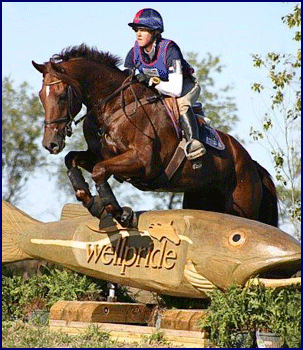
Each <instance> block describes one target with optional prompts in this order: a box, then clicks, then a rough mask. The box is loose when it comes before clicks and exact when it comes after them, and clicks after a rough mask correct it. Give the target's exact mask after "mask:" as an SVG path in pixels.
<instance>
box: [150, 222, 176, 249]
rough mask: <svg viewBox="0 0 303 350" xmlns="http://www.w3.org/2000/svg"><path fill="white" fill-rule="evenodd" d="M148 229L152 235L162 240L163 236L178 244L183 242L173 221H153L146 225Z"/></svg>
mask: <svg viewBox="0 0 303 350" xmlns="http://www.w3.org/2000/svg"><path fill="white" fill-rule="evenodd" d="M146 230H147V231H148V232H149V234H150V236H151V237H153V238H155V239H157V240H158V241H161V239H162V238H166V239H168V240H170V241H171V242H172V243H174V244H176V245H178V244H180V242H181V239H180V237H179V235H178V233H177V232H176V230H175V229H174V227H173V221H171V222H170V223H169V224H168V223H159V222H153V223H150V224H149V225H148V227H146Z"/></svg>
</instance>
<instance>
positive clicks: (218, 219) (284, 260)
mask: <svg viewBox="0 0 303 350" xmlns="http://www.w3.org/2000/svg"><path fill="white" fill-rule="evenodd" d="M2 213H3V223H2V227H3V233H2V262H3V263H7V262H13V261H18V260H23V259H30V258H35V259H37V258H41V259H43V260H47V261H51V262H55V263H57V264H60V265H63V266H65V267H68V268H70V269H72V270H75V271H78V272H81V273H84V274H87V275H89V276H93V277H97V278H99V279H102V280H106V281H110V282H112V283H120V284H124V285H129V286H132V287H136V288H140V289H146V290H150V291H155V292H158V293H160V294H168V295H174V296H180V297H193V298H205V297H206V295H207V292H209V291H211V290H212V289H213V288H214V287H215V286H217V287H219V288H221V289H223V290H224V289H226V288H227V287H228V286H229V285H231V284H235V283H236V284H240V285H245V283H246V282H247V281H248V280H249V279H251V278H253V277H255V276H259V277H260V278H261V281H265V282H264V283H268V282H270V285H281V284H282V285H285V284H289V283H294V282H299V281H301V278H292V276H293V274H294V273H296V272H297V271H298V270H300V268H301V248H300V244H299V242H298V241H296V240H295V239H294V238H293V237H292V236H290V235H288V234H287V233H285V232H283V231H281V230H279V229H277V228H275V227H272V226H268V225H265V224H262V223H259V222H257V221H252V220H248V219H243V218H239V217H235V216H231V215H227V214H220V213H214V212H207V211H199V210H184V209H180V210H163V211H150V212H143V213H140V214H138V227H137V228H136V229H135V228H134V229H125V228H123V227H121V226H119V224H118V223H117V222H116V221H115V220H113V219H112V218H111V217H110V216H108V217H106V218H104V219H103V220H102V221H101V222H99V220H98V219H96V218H93V217H91V216H90V214H88V212H87V211H86V209H85V208H83V207H82V205H80V204H79V205H78V204H67V205H65V206H64V207H63V210H62V214H61V220H60V221H56V222H50V223H43V222H39V221H37V220H35V219H33V218H31V217H30V216H28V215H27V214H26V213H24V212H22V211H21V210H19V209H18V208H16V207H14V206H12V205H10V204H8V203H7V202H5V201H2ZM262 278H263V279H262Z"/></svg>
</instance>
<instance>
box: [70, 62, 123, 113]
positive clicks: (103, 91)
mask: <svg viewBox="0 0 303 350" xmlns="http://www.w3.org/2000/svg"><path fill="white" fill-rule="evenodd" d="M113 70H114V74H113ZM74 74H75V79H76V80H77V82H78V83H79V85H80V86H81V91H82V94H83V102H84V104H85V105H86V107H88V108H90V107H92V106H96V105H97V104H98V103H99V102H100V101H103V100H104V99H105V98H106V97H107V96H109V95H110V94H111V93H113V92H114V91H115V90H116V89H118V88H119V87H120V86H121V84H122V83H123V80H124V79H125V77H124V74H123V73H122V72H121V71H119V70H118V69H114V68H112V67H105V66H99V65H98V64H92V63H90V62H85V63H83V65H82V67H81V70H80V69H76V70H75V72H74ZM113 76H114V78H113Z"/></svg>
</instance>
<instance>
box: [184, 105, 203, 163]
mask: <svg viewBox="0 0 303 350" xmlns="http://www.w3.org/2000/svg"><path fill="white" fill-rule="evenodd" d="M180 124H181V127H182V129H183V130H184V134H185V139H186V141H187V143H186V145H185V155H186V157H187V159H189V160H193V159H196V158H198V157H201V156H203V155H204V154H205V153H206V149H205V147H204V145H203V143H201V142H200V141H199V126H198V122H197V118H196V116H195V114H194V111H193V110H192V108H191V107H189V108H188V110H187V112H186V113H185V114H183V115H181V116H180Z"/></svg>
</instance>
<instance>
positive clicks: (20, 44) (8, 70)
mask: <svg viewBox="0 0 303 350" xmlns="http://www.w3.org/2000/svg"><path fill="white" fill-rule="evenodd" d="M294 4H295V3H282V2H2V77H7V76H9V77H10V78H11V79H12V80H13V81H14V84H15V85H14V86H15V87H17V86H19V85H20V84H21V83H22V82H24V81H26V82H28V83H29V84H30V86H31V87H32V92H33V93H37V94H38V92H39V90H40V88H41V85H42V76H41V74H40V73H39V72H38V71H36V70H35V69H34V67H33V66H32V64H31V61H32V60H34V61H35V62H37V63H43V62H46V61H48V60H49V58H50V57H51V56H52V55H53V54H56V53H59V52H61V50H62V49H64V48H66V47H68V46H74V45H80V44H81V43H86V44H87V45H89V46H95V47H97V48H98V49H99V50H101V51H108V52H110V53H112V54H115V55H118V56H119V57H121V58H122V59H123V60H124V58H125V56H126V54H127V53H128V51H129V50H130V48H131V47H132V45H133V43H134V40H135V35H134V32H133V31H132V29H131V28H130V27H129V26H128V25H127V24H128V23H129V22H132V20H133V18H134V16H135V14H136V12H137V11H138V10H140V9H142V8H146V7H151V8H154V9H156V10H157V11H158V12H160V13H161V15H162V17H163V20H164V33H163V37H164V38H167V39H171V40H174V41H175V42H176V43H177V44H178V45H179V47H180V48H181V50H182V52H183V54H186V52H196V53H198V59H202V58H203V57H205V55H206V54H207V53H211V54H212V55H213V56H219V57H220V60H221V64H223V65H224V66H225V68H224V69H223V72H222V73H221V74H218V75H217V76H215V77H214V78H215V79H216V80H215V84H216V86H217V87H218V88H219V87H225V86H226V85H232V86H233V87H234V89H233V90H232V91H231V93H230V95H231V96H233V97H235V103H236V104H237V107H238V117H239V119H240V122H239V123H238V124H237V126H236V128H235V129H234V133H236V134H238V135H239V136H240V137H241V138H242V139H244V140H245V142H246V144H245V148H246V149H247V150H248V152H249V153H250V155H251V156H252V158H253V159H255V160H257V161H258V162H259V163H260V164H261V165H263V166H264V167H265V168H266V169H267V170H269V171H270V173H271V174H272V175H274V170H273V166H272V164H271V160H270V156H269V154H267V153H266V152H265V150H264V148H262V147H261V146H260V145H259V144H258V143H253V142H252V138H251V137H250V136H249V132H250V127H251V126H253V125H256V122H257V118H259V117H260V114H261V113H262V108H261V106H260V104H259V102H257V96H256V93H254V92H253V91H252V90H251V85H252V84H253V83H254V82H257V81H264V79H265V77H266V74H265V72H264V71H261V70H258V69H257V68H255V67H253V59H252V56H251V55H252V54H260V55H262V56H265V55H266V54H267V53H268V52H271V51H273V52H285V53H289V52H294V47H295V44H294V43H292V41H291V37H292V35H291V34H290V30H289V28H288V27H287V26H286V25H285V24H283V22H282V20H281V18H282V16H285V15H287V14H288V13H290V12H291V11H292V10H293V7H294ZM77 132H81V129H80V128H79V129H78V131H77ZM231 134H233V133H231ZM41 148H42V146H41ZM44 152H45V154H46V155H47V151H46V150H45V151H44ZM65 154H66V153H65V152H64V151H63V152H62V154H61V155H60V156H57V157H62V161H63V157H64V155H65ZM49 157H54V156H53V155H49ZM24 197H25V198H24V200H22V202H20V204H18V207H19V208H20V209H22V210H24V211H25V212H26V213H28V214H29V215H31V216H33V217H35V218H36V219H38V220H41V221H54V220H58V219H59V215H60V211H61V208H62V206H63V204H64V203H65V202H64V200H65V198H64V197H60V196H59V197H58V191H57V190H56V189H55V185H54V181H52V180H51V179H49V178H47V177H45V175H43V174H41V173H40V170H39V169H37V172H36V173H35V174H34V176H33V178H32V179H31V181H30V182H29V184H28V186H27V189H25V192H24ZM118 199H119V198H118ZM121 204H122V205H127V203H121ZM134 209H135V210H143V209H144V210H147V209H148V210H149V209H152V203H150V202H148V200H147V201H146V202H145V203H138V207H136V208H134Z"/></svg>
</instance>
